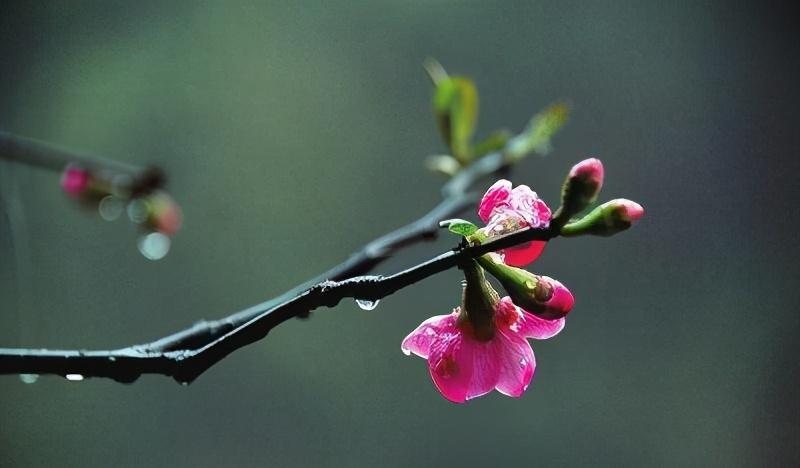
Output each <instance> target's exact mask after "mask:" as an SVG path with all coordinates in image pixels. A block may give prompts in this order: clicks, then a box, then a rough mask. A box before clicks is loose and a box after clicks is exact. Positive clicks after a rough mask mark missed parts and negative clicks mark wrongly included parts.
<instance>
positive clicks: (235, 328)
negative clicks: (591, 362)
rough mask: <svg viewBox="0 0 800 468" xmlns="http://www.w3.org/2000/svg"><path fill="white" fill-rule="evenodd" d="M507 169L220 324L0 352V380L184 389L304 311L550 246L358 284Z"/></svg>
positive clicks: (31, 149)
mask: <svg viewBox="0 0 800 468" xmlns="http://www.w3.org/2000/svg"><path fill="white" fill-rule="evenodd" d="M3 156H5V157H7V158H10V159H13V160H17V161H23V162H26V163H34V164H38V165H42V166H45V167H48V168H51V169H54V168H56V167H59V168H63V166H64V165H66V164H68V163H69V162H71V161H76V160H77V161H79V162H81V163H83V164H87V165H90V167H99V166H91V165H92V164H100V166H105V162H104V161H102V160H96V159H94V158H89V157H86V156H82V155H75V154H72V153H70V152H68V151H64V150H60V149H56V148H54V147H51V146H49V145H46V144H43V143H40V142H36V141H34V140H28V139H25V138H20V137H15V136H12V135H9V134H7V133H2V132H0V157H3ZM54 161H57V163H56V162H54ZM97 161H100V163H98V162H97ZM507 169H508V165H507V162H506V161H505V157H504V155H503V153H502V152H497V153H492V154H488V155H486V156H484V157H482V158H480V159H479V160H477V161H475V162H473V163H472V164H470V165H468V166H466V167H465V168H463V169H461V170H460V171H459V172H458V173H457V174H456V175H455V176H454V177H453V178H452V179H451V180H450V182H449V183H447V184H446V185H445V187H444V188H443V190H442V195H443V200H442V201H441V202H440V203H439V204H438V205H437V206H436V207H434V208H433V209H432V210H431V211H429V212H428V213H427V214H425V215H424V216H422V217H421V218H419V219H417V220H416V221H414V222H412V223H410V224H408V225H406V226H403V227H401V228H399V229H397V230H395V231H392V232H390V233H388V234H386V235H384V236H382V237H380V238H378V239H375V240H373V241H372V242H370V243H368V244H367V245H365V246H364V247H363V248H362V249H361V250H359V251H358V252H356V253H354V254H352V255H351V256H350V257H349V258H348V259H347V260H345V261H344V262H343V263H341V264H339V265H337V266H335V267H333V268H332V269H330V270H328V271H327V272H325V273H323V274H321V275H319V276H317V277H315V278H313V279H311V280H309V281H307V282H305V283H303V284H301V285H298V286H297V287H295V288H293V289H291V290H289V291H287V292H285V293H284V294H282V295H280V296H278V297H276V298H274V299H271V300H269V301H266V302H263V303H261V304H257V305H254V306H252V307H250V308H248V309H245V310H242V311H240V312H236V313H234V314H232V315H230V316H228V317H225V318H222V319H219V320H214V321H202V322H199V323H197V324H195V325H193V326H192V327H190V328H188V329H185V330H182V331H179V332H177V333H174V334H171V335H169V336H166V337H164V338H161V339H159V340H156V341H154V342H151V343H147V344H141V345H133V346H129V347H126V348H121V349H117V350H111V351H81V350H43V349H3V348H0V374H55V375H62V376H66V375H67V374H80V375H82V376H84V377H108V378H112V379H114V380H117V381H120V382H133V381H134V380H136V379H137V378H138V377H139V376H140V375H141V374H163V375H167V376H172V377H173V378H175V379H176V380H178V381H180V382H187V383H188V382H191V381H192V380H194V379H195V378H197V377H198V376H199V375H200V374H202V373H203V372H204V371H205V370H206V369H208V368H209V367H211V366H212V365H214V364H215V363H217V362H219V360H221V359H222V358H224V357H225V356H227V355H228V354H230V353H231V352H233V351H235V350H236V349H238V348H240V347H242V346H246V345H247V344H250V343H253V342H255V341H257V340H260V339H261V338H263V337H264V336H265V335H266V334H267V333H268V332H269V330H271V329H272V328H273V327H275V326H277V325H278V324H280V323H282V322H284V321H285V320H287V319H289V318H292V317H306V316H308V314H309V313H310V311H311V310H313V309H315V308H317V307H320V306H333V305H336V304H337V303H338V302H339V301H340V300H341V299H342V298H344V297H352V298H360V299H371V300H377V299H380V298H382V297H385V296H387V295H389V294H392V293H393V292H395V291H397V290H398V289H401V288H402V287H405V286H408V285H410V284H413V283H415V282H417V281H419V280H421V279H423V278H426V277H428V276H430V275H432V274H435V273H438V272H440V271H444V270H446V269H449V268H452V267H453V266H456V265H457V264H458V262H459V261H461V260H462V259H464V258H466V257H472V256H477V255H481V254H482V253H485V252H488V251H491V250H496V249H501V248H504V247H505V246H509V245H513V244H515V243H522V242H526V241H527V240H531V239H540V238H541V239H549V238H550V237H552V236H551V234H550V232H549V231H547V230H538V231H537V230H526V231H520V232H518V233H515V234H513V235H511V236H507V238H498V239H497V240H495V241H492V242H490V243H487V244H486V245H485V246H481V248H479V249H478V250H476V249H475V248H472V247H470V248H465V249H454V250H453V251H450V252H448V253H445V254H442V255H440V256H438V257H436V258H434V259H432V260H429V261H428V262H425V263H422V264H419V265H416V266H414V267H412V268H409V269H408V270H405V271H403V272H400V273H397V274H395V275H392V276H388V277H381V276H361V275H364V274H366V273H368V272H369V271H371V270H372V269H373V268H374V267H375V266H377V265H378V264H380V263H381V262H383V261H384V260H386V259H387V258H389V257H390V256H391V255H392V254H393V253H395V252H396V251H398V250H399V249H402V248H403V247H406V246H408V245H412V244H414V243H416V242H419V241H422V240H428V239H434V238H436V236H437V234H438V231H439V229H440V228H439V221H441V220H442V219H446V218H452V217H454V216H455V215H457V214H459V213H460V212H462V211H463V210H465V209H466V208H468V207H470V206H472V205H473V204H474V203H475V202H476V201H477V200H478V194H477V193H475V192H469V190H470V189H471V187H472V186H473V185H475V183H476V182H478V181H480V180H482V179H484V178H486V177H488V176H492V175H495V174H497V173H500V172H503V171H505V170H507ZM526 236H528V237H530V238H528V237H526ZM531 236H532V237H531ZM526 239H527V240H526ZM504 242H505V243H504Z"/></svg>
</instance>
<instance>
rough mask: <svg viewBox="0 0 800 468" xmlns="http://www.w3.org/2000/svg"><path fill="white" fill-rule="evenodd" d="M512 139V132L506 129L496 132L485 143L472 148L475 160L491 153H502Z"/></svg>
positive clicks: (482, 142)
mask: <svg viewBox="0 0 800 468" xmlns="http://www.w3.org/2000/svg"><path fill="white" fill-rule="evenodd" d="M510 138H511V132H509V131H508V130H506V129H501V130H495V131H493V132H492V133H490V134H489V136H488V137H486V138H485V139H484V140H483V141H481V142H480V143H478V144H477V145H475V147H474V148H472V155H473V157H474V158H475V159H477V158H480V157H481V156H484V155H487V154H489V153H492V152H495V151H500V150H502V149H503V148H505V147H506V143H508V140H509V139H510Z"/></svg>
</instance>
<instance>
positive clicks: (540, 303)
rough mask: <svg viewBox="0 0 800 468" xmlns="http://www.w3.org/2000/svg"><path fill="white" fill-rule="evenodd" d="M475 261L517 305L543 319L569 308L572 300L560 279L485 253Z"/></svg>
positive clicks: (566, 310) (573, 301)
mask: <svg viewBox="0 0 800 468" xmlns="http://www.w3.org/2000/svg"><path fill="white" fill-rule="evenodd" d="M478 261H479V263H480V264H481V265H482V266H483V267H484V268H486V270H488V271H489V273H491V274H492V275H493V276H494V277H495V278H497V280H498V281H500V284H502V285H503V287H504V288H505V290H506V292H507V293H508V296H509V297H510V298H511V301H512V302H513V303H514V304H516V305H517V306H518V307H521V308H523V309H525V310H527V311H528V312H530V313H532V314H534V315H536V316H538V317H541V318H543V319H546V320H555V319H559V318H561V317H564V316H565V315H567V314H568V313H569V312H570V310H572V305H573V304H574V303H575V300H574V298H573V297H572V294H571V293H570V292H569V290H568V289H567V288H566V287H565V286H564V285H563V284H561V283H560V282H558V281H556V280H554V279H552V278H549V277H547V276H538V275H534V274H533V273H531V272H529V271H527V270H523V269H521V268H515V267H511V266H508V265H506V264H504V263H502V262H497V261H494V260H493V259H492V258H491V257H489V256H486V255H484V256H483V257H481V258H480V259H479V260H478Z"/></svg>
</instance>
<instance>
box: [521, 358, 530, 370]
mask: <svg viewBox="0 0 800 468" xmlns="http://www.w3.org/2000/svg"><path fill="white" fill-rule="evenodd" d="M527 365H528V361H527V360H526V359H525V358H520V359H519V367H522V368H525V366H527Z"/></svg>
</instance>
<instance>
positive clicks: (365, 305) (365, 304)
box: [356, 299, 380, 310]
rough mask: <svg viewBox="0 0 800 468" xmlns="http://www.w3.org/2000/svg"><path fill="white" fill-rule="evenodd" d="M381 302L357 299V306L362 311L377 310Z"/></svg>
mask: <svg viewBox="0 0 800 468" xmlns="http://www.w3.org/2000/svg"><path fill="white" fill-rule="evenodd" d="M379 302H380V300H378V301H370V300H369V299H356V304H357V305H358V307H360V308H361V309H362V310H375V308H376V307H378V303H379Z"/></svg>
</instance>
